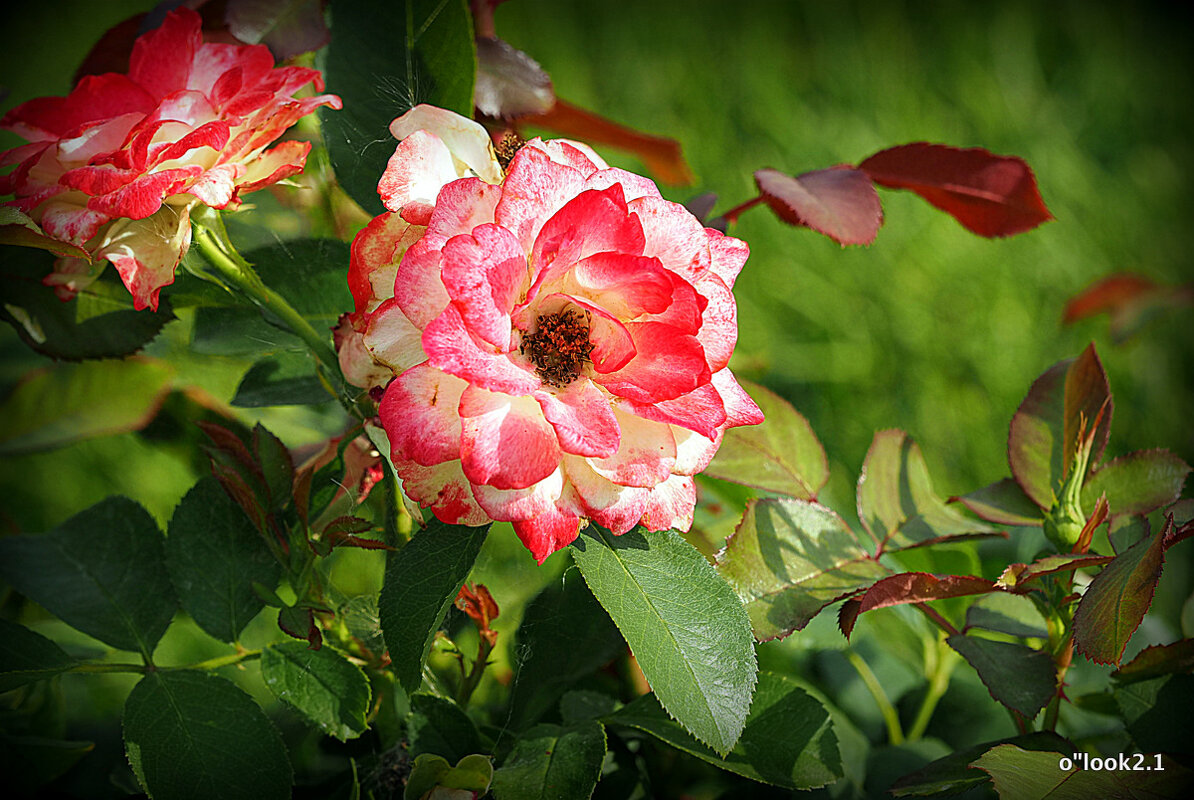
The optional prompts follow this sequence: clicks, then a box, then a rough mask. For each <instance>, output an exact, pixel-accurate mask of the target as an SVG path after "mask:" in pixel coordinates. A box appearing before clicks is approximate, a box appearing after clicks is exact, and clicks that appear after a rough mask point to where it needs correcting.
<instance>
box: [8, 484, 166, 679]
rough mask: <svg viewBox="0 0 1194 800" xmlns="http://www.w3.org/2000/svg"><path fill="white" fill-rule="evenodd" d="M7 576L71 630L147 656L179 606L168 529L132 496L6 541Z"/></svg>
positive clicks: (103, 503)
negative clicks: (165, 536)
mask: <svg viewBox="0 0 1194 800" xmlns="http://www.w3.org/2000/svg"><path fill="white" fill-rule="evenodd" d="M0 576H2V577H3V578H4V580H5V581H7V582H8V583H9V584H11V585H12V587H13V588H14V589H16V590H17V591H18V592H20V593H21V594H23V595H25V596H26V597H28V598H29V599H31V600H33V601H34V602H37V603H40V604H41V605H42V606H44V607H45V608H46V610H47V611H49V612H50V613H52V614H54V615H55V616H57V617H58V618H59V619H61V620H62V621H63V622H65V623H67V624H68V625H70V626H71V627H74V628H78V629H79V630H81V631H83V632H84V633H86V634H88V635H89V636H94V637H95V638H96V639H99V640H100V641H102V642H105V643H107V644H109V645H111V646H112V647H115V648H118V649H121V650H132V651H134V652H139V653H142V654H144V655H147V656H148V655H150V654H152V653H153V649H154V647H155V646H156V645H157V643H158V640H159V639H161V638H162V634H163V633H165V631H166V627H167V626H168V625H169V624H170V620H171V619H172V618H173V617H174V611H175V609H176V608H178V599H177V598H176V596H175V594H174V587H173V586H171V585H170V579H169V578H168V577H167V576H166V558H165V548H164V541H163V539H162V532H161V531H160V530H158V525H157V523H156V522H155V521H154V519H153V517H151V516H150V515H149V512H148V511H146V510H145V509H144V508H142V507H141V506H140V505H138V504H137V503H134V502H133V501H132V500H129V499H128V498H126V497H109V498H108V499H106V500H103V501H101V502H99V503H97V504H96V505H94V506H92V507H91V508H88V509H86V510H85V511H80V512H79V513H78V514H75V515H74V516H73V517H71V518H70V519H68V520H67V521H66V522H63V523H62V524H61V525H59V526H58V527H57V528H55V529H54V530H52V531H50V532H49V533H45V534H41V535H34V534H22V535H20V536H9V537H5V538H2V539H0Z"/></svg>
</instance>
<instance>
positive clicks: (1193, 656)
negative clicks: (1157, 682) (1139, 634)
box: [1111, 639, 1194, 683]
mask: <svg viewBox="0 0 1194 800" xmlns="http://www.w3.org/2000/svg"><path fill="white" fill-rule="evenodd" d="M1192 671H1194V639H1179V640H1178V641H1176V642H1174V643H1173V644H1166V645H1152V646H1151V647H1146V648H1144V649H1143V650H1141V651H1140V654H1139V655H1137V656H1136V657H1135V658H1133V659H1132V660H1131V661H1129V662H1128V663H1127V664H1124V665H1123V666H1122V667H1120V668H1119V669H1117V670H1116V671H1115V672H1113V673H1111V677H1113V678H1115V679H1116V680H1117V681H1119V682H1120V683H1133V682H1135V681H1144V680H1150V679H1152V678H1157V677H1160V676H1162V675H1172V674H1174V673H1179V672H1192Z"/></svg>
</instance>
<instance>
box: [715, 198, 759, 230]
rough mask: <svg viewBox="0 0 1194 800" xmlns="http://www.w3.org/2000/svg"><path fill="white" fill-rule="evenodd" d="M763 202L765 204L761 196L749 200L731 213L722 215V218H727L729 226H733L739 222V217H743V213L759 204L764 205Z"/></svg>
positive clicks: (731, 210) (735, 207)
mask: <svg viewBox="0 0 1194 800" xmlns="http://www.w3.org/2000/svg"><path fill="white" fill-rule="evenodd" d="M762 202H763V195H759V196H758V197H755V198H752V199H750V200H747V201H746V202H745V203H742V204H741V205H737V206H734V207H733V208H731V209H730V210H729V211H727V212H726V213H724V214H722V216H723V217H725V220H726V222H727V223H728V224H730V225H733V224H734V223H735V222H737V221H738V217H740V216H741V215H742V212H743V211H748V210H749V209H752V208H754V207H755V206H757V205H758V204H759V203H762Z"/></svg>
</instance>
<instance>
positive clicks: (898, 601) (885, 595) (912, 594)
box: [838, 572, 1000, 639]
mask: <svg viewBox="0 0 1194 800" xmlns="http://www.w3.org/2000/svg"><path fill="white" fill-rule="evenodd" d="M995 591H1000V587H999V586H997V585H996V583H995V582H994V581H989V580H987V579H986V578H977V577H975V576H973V575H930V574H929V573H927V572H901V573H900V574H899V575H892V576H890V577H887V578H883V579H882V580H880V581H876V582H875V583H874V584H873V585H872V586H871V587H870V588H869V589H866V590H864V591H862V592H860V593H859V594H857V595H855V596H854V597H852V598H850V599H849V600H847V601H846V602H845V603H844V604H843V605H842V608H841V611H839V612H838V627H840V628H841V629H842V633H844V634H845V635H846V638H847V639H848V638H850V633H851V632H852V631H853V630H854V623H855V622H856V621H857V619H858V615H859V614H863V613H865V612H867V611H873V610H875V609H876V608H887V607H888V606H898V605H904V604H906V603H924V602H926V601H929V600H944V599H945V598H947V597H964V596H966V595H971V594H987V593H988V592H995Z"/></svg>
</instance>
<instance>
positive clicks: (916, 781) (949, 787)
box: [891, 731, 1074, 797]
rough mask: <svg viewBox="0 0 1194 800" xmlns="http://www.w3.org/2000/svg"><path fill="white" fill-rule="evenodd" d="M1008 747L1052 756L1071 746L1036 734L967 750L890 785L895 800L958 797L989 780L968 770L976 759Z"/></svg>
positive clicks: (1047, 734) (1057, 738)
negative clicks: (1002, 745) (989, 751)
mask: <svg viewBox="0 0 1194 800" xmlns="http://www.w3.org/2000/svg"><path fill="white" fill-rule="evenodd" d="M1001 744H1012V745H1015V746H1017V747H1020V748H1022V749H1024V750H1033V751H1040V752H1052V753H1069V752H1072V751H1073V749H1074V746H1073V745H1072V744H1070V743H1069V742H1068V741H1066V740H1065V739H1063V738H1061V737H1060V736H1058V735H1057V734H1056V733H1052V732H1049V731H1037V732H1035V733H1029V734H1026V735H1024V736H1016V737H1013V738H1010V739H1000V740H999V741H995V742H984V743H983V744H978V745H975V746H974V747H967V748H966V749H964V750H958V751H956V752H953V753H950V754H949V755H947V756H945V757H944V758H939V759H937V760H936V761H933V762H931V763H929V764H926V765H925V766H923V767H920V768H919V769H917V770H915V771H913V772H909V773H908V774H906V775H904V776H903V777H902V778H900V779H899V780H897V781H896V782H895V783H893V784H892V785H891V793H892V794H893V795H894V796H896V797H934V796H937V795H954V794H959V793H961V792H963V791H966V790H967V789H972V788H974V787H975V786H978V785H979V784H982V783H987V782H988V781H989V780H990V777H989V776H988V775H986V774H985V773H983V771H982V770H980V769H978V768H977V767H972V766H970V764H971V762H973V761H974V760H975V759H976V758H978V757H979V756H981V755H982V754H983V753H985V752H987V751H988V750H990V749H991V748H993V747H996V746H998V745H1001Z"/></svg>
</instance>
